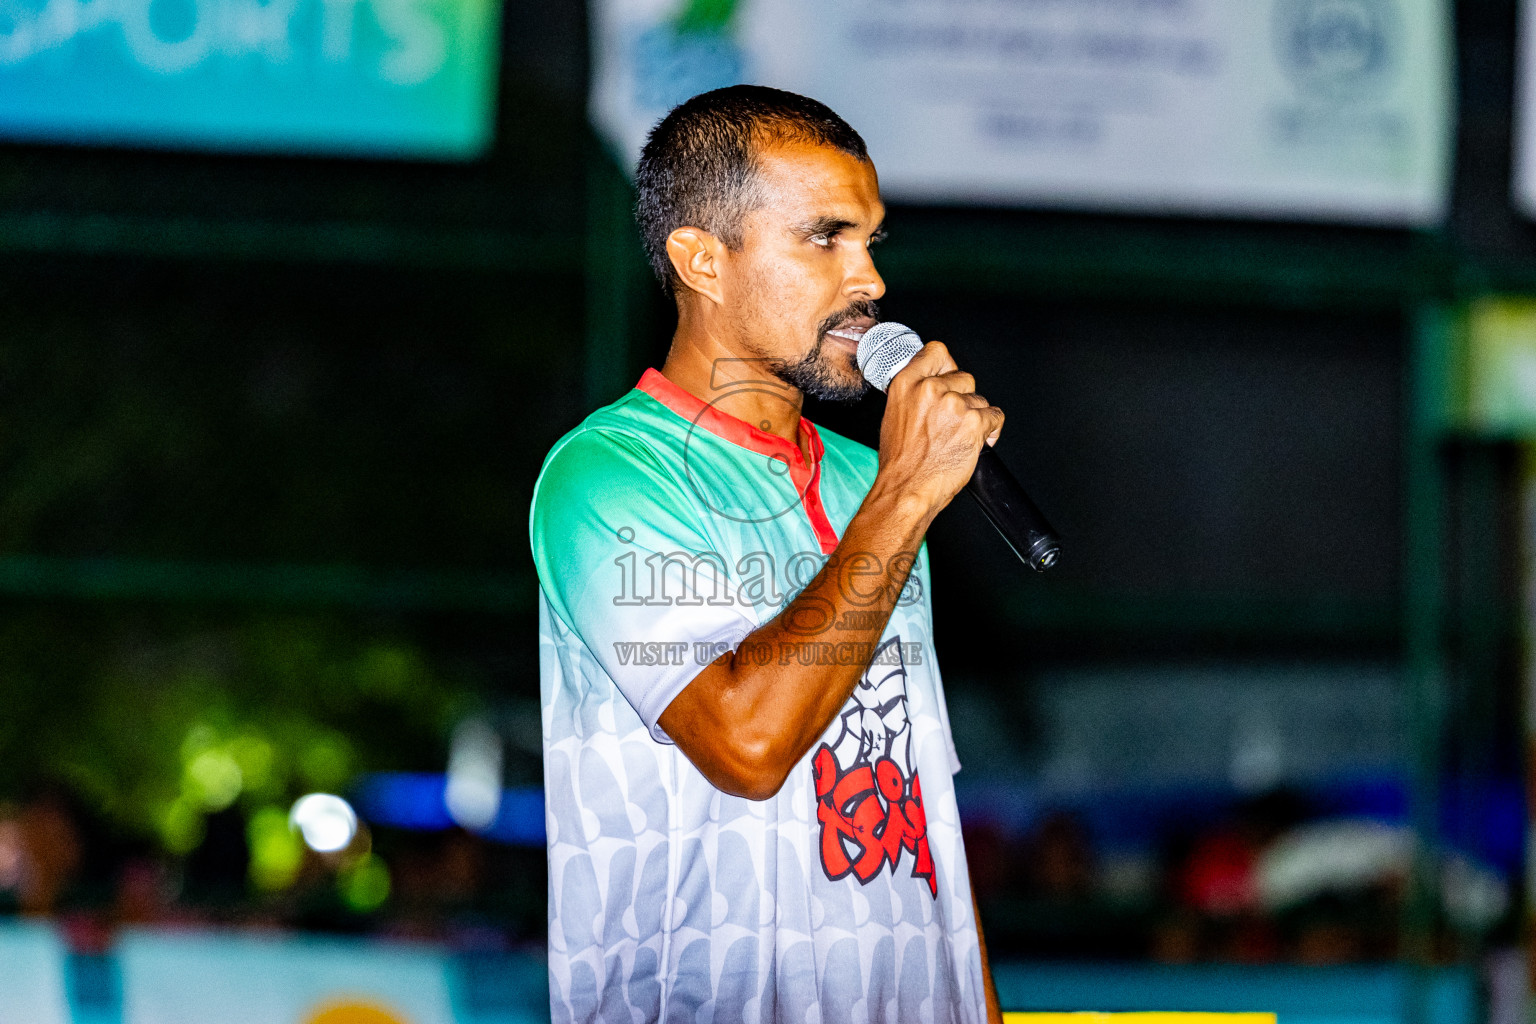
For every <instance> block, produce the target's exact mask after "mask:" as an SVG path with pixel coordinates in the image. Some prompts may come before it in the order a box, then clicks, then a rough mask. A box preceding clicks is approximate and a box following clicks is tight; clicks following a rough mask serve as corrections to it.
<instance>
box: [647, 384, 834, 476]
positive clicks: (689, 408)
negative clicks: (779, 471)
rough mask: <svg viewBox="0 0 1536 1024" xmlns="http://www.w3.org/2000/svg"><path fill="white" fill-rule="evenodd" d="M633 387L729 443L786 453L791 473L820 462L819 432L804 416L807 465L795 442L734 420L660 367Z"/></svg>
mask: <svg viewBox="0 0 1536 1024" xmlns="http://www.w3.org/2000/svg"><path fill="white" fill-rule="evenodd" d="M635 387H637V388H639V389H640V390H641V391H644V392H645V393H646V394H648V395H650V396H651V397H652V398H654V399H656V401H658V402H660V403H661V404H662V405H664V406H666V407H667V408H668V409H671V410H672V411H673V412H675V413H677V414H678V415H679V416H681V417H683V418H684V419H686V420H688V421H689V422H691V423H693V424H694V425H695V426H699V427H703V428H704V429H705V430H707V431H709V432H710V433H711V434H714V435H715V436H716V437H720V438H723V439H725V440H727V441H729V442H731V444H734V445H737V446H738V447H741V448H745V449H747V450H748V451H751V452H756V453H758V454H759V455H767V456H770V457H771V456H775V455H779V456H786V455H787V456H790V463H789V468H790V470H791V472H793V471H795V470H796V469H799V470H809V469H811V468H813V467H815V466H817V465H819V464H820V462H821V454H822V444H821V435H820V434H818V433H817V432H816V426H815V425H814V424H813V423H811V421H810V420H808V419H806V418H805V417H804V416H802V417H800V438H801V440H802V441H809V442H810V444H809V448H810V456H811V465H810V466H809V467H807V466H806V464H805V457H804V456H805V453H804V452H802V451H801V449H800V447H799V446H798V445H795V444H794V443H792V442H790V441H786V440H785V439H784V438H782V437H780V436H779V435H778V434H770V433H768V432H767V431H766V430H759V429H757V428H756V427H754V426H753V425H752V424H750V423H748V422H747V421H746V420H742V419H737V418H736V417H735V416H732V415H731V414H730V413H727V412H722V411H721V410H720V409H719V407H717V406H715V405H712V404H710V403H707V402H704V401H703V400H701V399H699V398H697V397H695V396H693V395H691V394H689V393H688V392H687V391H684V390H683V389H682V388H680V387H678V386H677V385H676V384H674V383H672V382H671V381H670V380H668V379H667V378H666V377H663V376H662V375H661V371H660V370H656V369H649V370H646V371H645V373H644V374H643V375H642V376H641V377H640V383H638V384H636V385H635Z"/></svg>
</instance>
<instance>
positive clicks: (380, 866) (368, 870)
mask: <svg viewBox="0 0 1536 1024" xmlns="http://www.w3.org/2000/svg"><path fill="white" fill-rule="evenodd" d="M338 882H339V884H340V886H341V898H342V901H343V902H344V903H346V905H347V906H348V907H350V908H351V909H353V910H355V911H357V912H358V913H367V912H368V911H370V910H377V909H378V908H379V907H380V906H382V905H383V903H384V901H385V900H387V899H389V868H388V867H386V866H385V865H384V862H383V861H382V860H380V859H379V858H378V857H376V856H375V855H373V854H371V853H370V854H369V855H368V856H366V857H364V858H362V859H361V860H359V861H358V862H357V863H356V864H354V865H353V866H352V867H350V868H348V869H347V870H346V871H344V872H342V874H341V877H340V878H339V879H338Z"/></svg>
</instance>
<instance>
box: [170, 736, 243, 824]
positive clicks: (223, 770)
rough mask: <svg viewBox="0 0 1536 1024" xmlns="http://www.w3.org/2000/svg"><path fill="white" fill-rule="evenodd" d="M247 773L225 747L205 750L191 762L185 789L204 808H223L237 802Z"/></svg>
mask: <svg viewBox="0 0 1536 1024" xmlns="http://www.w3.org/2000/svg"><path fill="white" fill-rule="evenodd" d="M244 785H245V775H244V773H242V772H241V771H240V766H239V765H238V764H236V763H235V759H234V758H233V757H231V756H230V755H229V753H228V752H226V751H224V750H219V749H214V750H205V751H203V752H202V753H201V754H198V755H197V756H196V757H194V758H192V760H191V761H189V762H188V763H187V766H186V769H185V770H184V772H183V775H182V789H183V791H184V792H185V793H186V794H187V796H188V797H190V798H191V799H193V800H195V801H196V802H197V803H199V804H201V805H202V807H203V809H204V810H209V811H222V810H223V809H224V808H226V807H228V806H229V805H230V804H232V803H234V802H235V798H236V797H238V796H239V795H240V790H241V789H242V788H244Z"/></svg>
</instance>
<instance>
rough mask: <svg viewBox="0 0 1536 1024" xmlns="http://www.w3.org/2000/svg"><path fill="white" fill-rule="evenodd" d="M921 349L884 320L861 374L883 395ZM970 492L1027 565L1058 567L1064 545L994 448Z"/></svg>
mask: <svg viewBox="0 0 1536 1024" xmlns="http://www.w3.org/2000/svg"><path fill="white" fill-rule="evenodd" d="M922 347H923V339H921V338H919V337H918V336H917V334H916V332H914V331H913V330H912V328H910V327H908V326H906V325H905V324H898V323H895V322H893V321H888V320H887V321H882V322H881V323H878V324H875V326H873V327H871V328H870V329H869V330H867V331H865V332H864V336H863V337H862V338H860V339H859V351H858V356H857V358H858V361H859V372H860V373H862V374H864V379H865V380H867V381H869V382H870V383H871V384H873V385H874V386H875V387H877V388H879V389H880V390H881V391H882V392H883V391H884V390H885V389H886V388H888V387H890V385H891V378H893V377H895V376H896V375H897V374H898V373H900V372H901V370H902V368H903V367H904V366H906V365H907V364H908V363H910V362H911V361H912V357H913V356H915V355H917V353H918V350H919V349H921V348H922ZM965 489H966V490H967V491H969V492H970V495H971V497H973V498H975V499H976V503H977V504H978V505H980V506H981V510H982V511H983V512H985V513H986V516H987V518H988V519H990V520H991V521H992V525H993V526H995V527H997V532H998V533H1000V534H1002V535H1003V540H1005V541H1007V542H1008V546H1009V547H1011V548H1013V553H1014V554H1016V555H1018V556H1019V558H1021V559H1023V561H1024V564H1025V565H1027V566H1029V567H1030V568H1031V569H1033V570H1035V571H1036V572H1044V571H1045V570H1047V569H1049V568H1050V567H1051V566H1053V565H1055V564H1056V556H1057V555H1059V554H1060V553H1061V540H1060V539H1059V538H1058V537H1057V536H1056V531H1055V530H1053V529H1051V524H1050V523H1048V522H1046V520H1045V516H1044V515H1042V514H1041V512H1040V510H1039V509H1038V508H1036V507H1035V503H1034V502H1033V501H1030V500H1029V495H1027V494H1025V493H1024V488H1023V487H1020V486H1019V482H1018V481H1017V480H1015V479H1014V478H1013V474H1012V473H1010V472H1009V471H1008V467H1007V466H1006V465H1004V464H1003V460H1002V459H1000V458H998V456H997V453H996V452H994V451H993V450H992V446H991V445H983V446H982V449H981V455H980V457H979V458H977V460H976V469H975V471H974V472H973V473H972V474H971V479H970V482H969V483H967V484H966V485H965Z"/></svg>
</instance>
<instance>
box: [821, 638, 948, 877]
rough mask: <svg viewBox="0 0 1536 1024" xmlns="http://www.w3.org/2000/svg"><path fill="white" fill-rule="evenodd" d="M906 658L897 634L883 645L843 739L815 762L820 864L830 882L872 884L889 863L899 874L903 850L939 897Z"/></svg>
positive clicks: (855, 699) (852, 704)
mask: <svg viewBox="0 0 1536 1024" xmlns="http://www.w3.org/2000/svg"><path fill="white" fill-rule="evenodd" d="M893 653H894V660H893V663H892V664H886V663H885V661H887V660H891V657H890V656H891V655H892V654H893ZM900 659H901V645H900V638H899V637H897V638H893V639H892V640H889V641H887V642H886V643H884V644H882V645H881V646H880V648H879V650H877V651H876V652H875V657H874V659H872V661H871V664H870V668H869V670H867V671H866V672H865V673H864V678H862V679H860V680H859V684H858V686H856V687H854V692H853V695H852V696H851V697H850V698H849V702H848V709H847V710H846V711H844V712H843V714H842V725H843V728H842V731H841V732H840V733H839V734H838V737H837V740H836V741H834V742H833V743H823V744H822V745H821V749H820V750H818V751H816V756H815V757H813V758H812V759H811V769H812V771H813V773H814V775H815V779H816V819H817V821H819V822H821V866H822V869H823V870H824V871H826V873H827V877H828V878H831V879H838V878H842V877H844V876H845V875H848V874H852V875H853V876H854V877H855V878H857V879H858V880H859V881H860V882H868V881H869V880H870V879H872V878H874V877H875V876H876V875H877V874H879V873H880V870H881V868H883V867H885V865H886V864H889V865H890V866H891V871H892V872H893V873H894V872H895V870H896V868H897V866H898V865H899V864H900V863H901V856H902V853H903V851H905V852H907V853H910V854H912V857H913V864H912V876H913V877H914V878H921V879H924V880H925V881H927V883H928V891H929V893H930V894H931V895H932V896H933V897H935V898H937V897H938V895H939V883H938V879H937V878H936V877H935V876H934V870H933V855H932V854H931V853H930V852H929V850H928V816H927V814H926V813H925V812H924V811H923V785H922V781H921V780H920V779H919V778H918V777H917V770H916V769H915V768H913V767H912V766H911V762H910V757H911V754H910V747H911V734H912V729H911V725H910V723H909V722H908V721H907V689H906V678H907V671H906V666H905V665H903V664H901V660H900ZM881 673H883V674H881ZM844 759H846V761H847V764H846V766H845V765H844V763H843V760H844Z"/></svg>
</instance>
